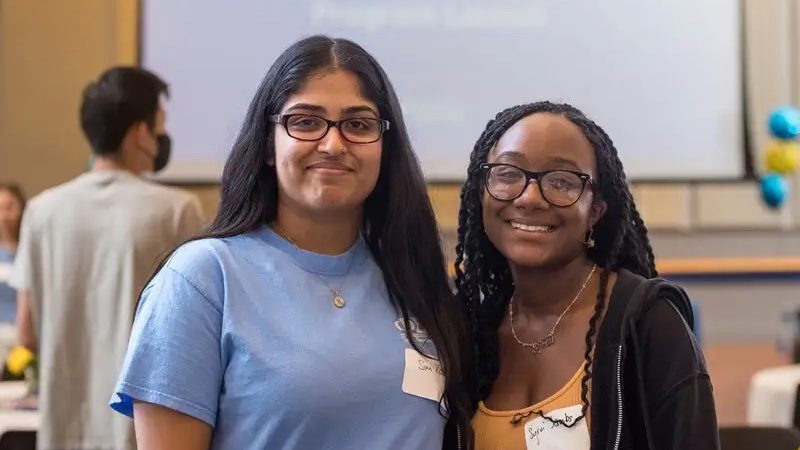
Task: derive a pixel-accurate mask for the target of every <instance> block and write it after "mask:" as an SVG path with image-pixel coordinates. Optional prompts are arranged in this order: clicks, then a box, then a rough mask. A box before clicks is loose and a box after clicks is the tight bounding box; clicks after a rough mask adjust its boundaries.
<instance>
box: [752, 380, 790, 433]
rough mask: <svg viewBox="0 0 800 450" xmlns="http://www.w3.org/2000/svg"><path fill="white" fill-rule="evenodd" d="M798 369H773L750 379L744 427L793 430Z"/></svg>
mask: <svg viewBox="0 0 800 450" xmlns="http://www.w3.org/2000/svg"><path fill="white" fill-rule="evenodd" d="M798 384H800V365H792V366H781V367H773V368H770V369H764V370H762V371H760V372H757V373H756V374H755V375H753V378H752V379H751V380H750V396H749V400H748V404H747V423H748V424H750V425H762V426H780V427H792V426H794V409H795V401H796V399H797V386H798Z"/></svg>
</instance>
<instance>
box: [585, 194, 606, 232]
mask: <svg viewBox="0 0 800 450" xmlns="http://www.w3.org/2000/svg"><path fill="white" fill-rule="evenodd" d="M607 210H608V204H607V203H606V202H605V200H603V199H601V198H600V197H595V200H594V201H593V202H592V208H591V209H590V210H589V228H590V229H591V228H594V227H595V225H597V222H599V221H600V219H602V218H603V216H604V215H605V214H606V211H607Z"/></svg>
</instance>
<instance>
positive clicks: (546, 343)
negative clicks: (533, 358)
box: [508, 264, 597, 355]
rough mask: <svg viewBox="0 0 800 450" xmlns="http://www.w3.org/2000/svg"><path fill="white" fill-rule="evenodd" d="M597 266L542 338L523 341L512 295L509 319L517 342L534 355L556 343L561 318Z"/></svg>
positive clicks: (581, 292)
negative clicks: (516, 323) (516, 328)
mask: <svg viewBox="0 0 800 450" xmlns="http://www.w3.org/2000/svg"><path fill="white" fill-rule="evenodd" d="M596 268H597V265H596V264H593V265H592V270H590V271H589V276H587V277H586V280H584V281H583V285H582V286H581V289H580V290H579V291H578V293H577V294H575V298H573V299H572V301H571V302H570V304H569V305H567V309H565V310H564V312H562V313H561V315H560V316H558V320H556V323H555V325H553V328H552V329H551V330H550V332H549V333H547V335H546V336H545V337H543V338H541V339H536V340H535V341H533V342H524V341H522V340H521V339H520V338H519V337H518V336H517V331H516V330H514V298H513V297H512V298H511V301H510V302H509V305H508V320H509V322H510V325H511V334H512V335H514V340H515V341H517V344H519V345H521V346H523V347H527V348H529V349H531V352H533V354H534V355H541V354H542V352H543V351H545V349H547V348H548V347H551V346H552V345H553V344H555V343H556V338H555V334H556V328H558V324H560V323H561V319H563V318H564V316H565V315H566V314H567V311H569V310H570V309H571V308H572V306H573V305H574V304H575V302H577V301H578V299H579V298H580V297H581V294H583V290H584V289H586V285H587V284H589V280H591V279H592V275H594V270H595V269H596Z"/></svg>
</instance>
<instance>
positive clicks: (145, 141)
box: [132, 122, 158, 156]
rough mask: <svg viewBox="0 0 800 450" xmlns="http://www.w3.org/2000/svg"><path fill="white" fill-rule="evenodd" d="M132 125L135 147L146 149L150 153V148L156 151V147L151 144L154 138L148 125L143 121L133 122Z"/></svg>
mask: <svg viewBox="0 0 800 450" xmlns="http://www.w3.org/2000/svg"><path fill="white" fill-rule="evenodd" d="M132 127H133V130H132V132H133V138H134V140H135V142H136V146H137V147H139V148H144V149H148V153H150V149H152V150H153V152H157V151H158V148H154V147H153V145H152V142H153V140H154V139H155V138H154V136H153V132H152V131H151V130H150V127H149V126H147V124H146V123H145V122H137V123H135V124H133V125H132ZM156 147H157V146H156ZM150 156H155V153H153V154H152V155H150Z"/></svg>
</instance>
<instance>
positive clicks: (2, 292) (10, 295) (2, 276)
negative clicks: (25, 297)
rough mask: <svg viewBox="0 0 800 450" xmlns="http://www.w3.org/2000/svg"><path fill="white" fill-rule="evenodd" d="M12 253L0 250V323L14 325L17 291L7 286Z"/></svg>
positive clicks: (12, 260) (12, 257) (12, 259)
mask: <svg viewBox="0 0 800 450" xmlns="http://www.w3.org/2000/svg"><path fill="white" fill-rule="evenodd" d="M13 263H14V253H11V252H9V251H7V250H4V249H2V248H0V323H6V324H14V322H15V321H16V320H17V291H16V290H14V288H12V287H11V286H9V285H8V276H9V274H10V273H11V265H12V264H13Z"/></svg>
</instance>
